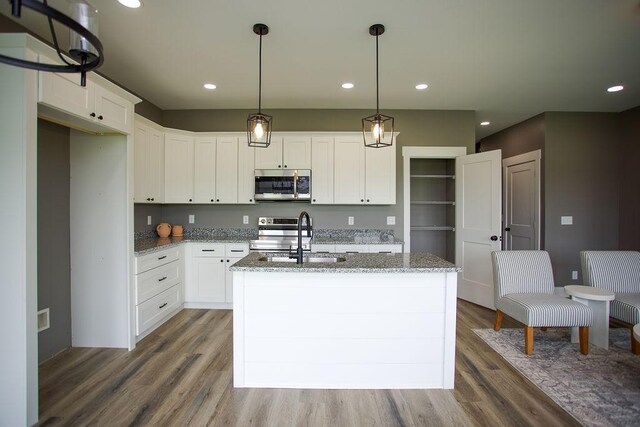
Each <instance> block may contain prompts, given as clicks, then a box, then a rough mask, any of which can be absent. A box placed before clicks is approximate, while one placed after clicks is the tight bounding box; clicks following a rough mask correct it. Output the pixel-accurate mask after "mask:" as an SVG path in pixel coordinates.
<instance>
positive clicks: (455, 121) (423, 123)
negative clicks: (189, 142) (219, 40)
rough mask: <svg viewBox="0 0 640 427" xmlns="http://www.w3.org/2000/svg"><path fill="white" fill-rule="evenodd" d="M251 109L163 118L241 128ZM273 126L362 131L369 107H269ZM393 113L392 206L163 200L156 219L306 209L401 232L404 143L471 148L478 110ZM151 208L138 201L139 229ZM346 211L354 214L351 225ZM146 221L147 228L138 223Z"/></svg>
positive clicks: (321, 219)
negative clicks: (392, 220)
mask: <svg viewBox="0 0 640 427" xmlns="http://www.w3.org/2000/svg"><path fill="white" fill-rule="evenodd" d="M250 112H253V111H252V110H251V111H250V110H177V111H164V112H163V122H162V124H163V125H164V126H167V127H172V128H176V129H184V130H190V131H200V132H204V131H243V130H244V129H245V126H246V118H247V115H248V114H249V113H250ZM265 112H266V113H268V114H272V115H273V116H274V131H359V130H360V124H361V119H362V117H365V116H368V115H370V114H371V110H289V109H287V110H271V111H265ZM384 112H385V114H389V115H392V116H394V118H395V126H396V130H397V131H398V132H400V135H399V137H398V139H397V142H396V143H395V144H394V147H393V149H395V150H396V158H397V161H396V205H394V206H317V205H310V204H292V203H260V204H256V205H242V206H238V205H228V206H210V205H164V206H163V207H162V218H161V219H160V220H159V221H155V220H154V224H157V223H158V222H163V221H166V222H170V223H178V224H183V225H185V226H187V227H188V226H190V225H189V224H187V219H188V215H189V214H195V215H196V223H195V224H194V226H196V227H221V228H226V227H232V228H235V227H245V226H244V225H243V224H242V215H249V217H250V218H249V226H251V227H256V223H257V218H258V216H263V215H273V216H289V215H294V216H297V215H298V214H299V213H300V211H301V210H302V209H305V210H307V211H308V212H309V213H310V214H311V215H313V217H314V221H315V223H314V225H315V226H316V227H318V228H353V229H363V228H375V229H393V230H394V233H395V234H396V236H398V237H401V236H402V234H403V228H402V227H403V209H402V206H403V194H402V191H403V188H402V148H401V147H403V146H418V145H422V146H463V147H466V148H467V151H468V152H469V153H471V152H473V149H474V144H475V113H474V112H473V111H432V110H385V111H384ZM145 212H148V210H145V209H142V208H139V207H136V209H135V216H136V218H135V225H136V228H135V229H136V231H141V230H143V229H144V227H146V226H145V225H144V224H146V215H149V213H145ZM347 216H354V217H355V224H354V225H353V226H349V225H347ZM387 216H395V217H396V225H395V226H387V225H386V218H387ZM140 227H143V228H140Z"/></svg>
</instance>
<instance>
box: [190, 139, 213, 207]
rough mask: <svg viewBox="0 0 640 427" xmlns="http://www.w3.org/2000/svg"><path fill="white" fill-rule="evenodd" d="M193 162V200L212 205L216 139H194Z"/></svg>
mask: <svg viewBox="0 0 640 427" xmlns="http://www.w3.org/2000/svg"><path fill="white" fill-rule="evenodd" d="M194 153H195V155H194V161H193V200H194V201H195V202H196V203H214V202H215V200H216V138H215V137H211V136H209V137H207V136H204V137H196V138H195V142H194Z"/></svg>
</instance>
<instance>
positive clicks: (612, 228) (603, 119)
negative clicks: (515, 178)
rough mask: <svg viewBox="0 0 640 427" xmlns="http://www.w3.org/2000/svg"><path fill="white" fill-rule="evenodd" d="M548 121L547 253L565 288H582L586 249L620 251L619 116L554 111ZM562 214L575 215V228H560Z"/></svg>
mask: <svg viewBox="0 0 640 427" xmlns="http://www.w3.org/2000/svg"><path fill="white" fill-rule="evenodd" d="M545 119H546V138H545V180H546V181H545V195H546V207H545V210H544V214H545V218H546V226H545V249H546V250H547V251H549V254H550V256H551V260H552V263H553V267H554V273H555V279H556V282H557V285H558V286H562V285H565V284H569V283H580V280H581V279H580V278H581V272H580V256H579V252H580V251H581V250H585V249H601V250H610V249H617V248H618V221H619V208H618V206H619V201H620V173H619V166H620V151H619V150H620V147H621V143H620V126H619V115H617V114H614V113H555V112H554V113H546V114H545ZM636 192H637V189H636ZM562 215H572V216H573V225H560V216H562ZM572 270H576V271H578V272H579V273H578V274H579V279H578V280H577V281H572V280H571V271H572Z"/></svg>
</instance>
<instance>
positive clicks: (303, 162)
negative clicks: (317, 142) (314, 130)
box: [282, 135, 311, 169]
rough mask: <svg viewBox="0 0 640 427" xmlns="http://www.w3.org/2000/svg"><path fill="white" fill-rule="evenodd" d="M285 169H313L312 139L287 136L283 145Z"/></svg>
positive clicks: (301, 136)
mask: <svg viewBox="0 0 640 427" xmlns="http://www.w3.org/2000/svg"><path fill="white" fill-rule="evenodd" d="M282 167H283V168H284V169H311V137H310V136H304V135H300V136H293V135H291V136H285V137H284V139H283V144H282Z"/></svg>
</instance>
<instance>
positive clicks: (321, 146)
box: [311, 136, 334, 205]
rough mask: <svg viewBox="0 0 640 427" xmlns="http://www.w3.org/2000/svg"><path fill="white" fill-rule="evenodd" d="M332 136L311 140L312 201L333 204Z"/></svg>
mask: <svg viewBox="0 0 640 427" xmlns="http://www.w3.org/2000/svg"><path fill="white" fill-rule="evenodd" d="M333 151H334V143H333V137H332V136H321V137H315V136H314V137H313V139H312V141H311V203H315V204H324V205H331V204H333Z"/></svg>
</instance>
